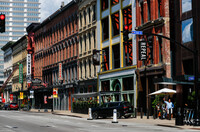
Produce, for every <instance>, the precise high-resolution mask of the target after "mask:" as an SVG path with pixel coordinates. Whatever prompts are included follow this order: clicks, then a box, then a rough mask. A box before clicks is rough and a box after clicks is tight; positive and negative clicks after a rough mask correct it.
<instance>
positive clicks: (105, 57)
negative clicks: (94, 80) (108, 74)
mask: <svg viewBox="0 0 200 132" xmlns="http://www.w3.org/2000/svg"><path fill="white" fill-rule="evenodd" d="M107 70H109V48H105V49H103V71H107Z"/></svg>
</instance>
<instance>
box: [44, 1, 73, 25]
mask: <svg viewBox="0 0 200 132" xmlns="http://www.w3.org/2000/svg"><path fill="white" fill-rule="evenodd" d="M62 1H64V3H65V5H66V4H67V3H69V2H70V1H71V0H40V3H41V22H42V21H43V20H45V19H46V18H47V17H48V16H50V15H51V14H53V13H54V12H55V11H57V10H58V9H59V8H60V5H61V2H62Z"/></svg>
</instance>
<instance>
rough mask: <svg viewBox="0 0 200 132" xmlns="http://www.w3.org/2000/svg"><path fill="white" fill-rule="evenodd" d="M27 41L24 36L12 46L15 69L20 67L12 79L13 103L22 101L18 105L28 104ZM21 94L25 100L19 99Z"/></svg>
mask: <svg viewBox="0 0 200 132" xmlns="http://www.w3.org/2000/svg"><path fill="white" fill-rule="evenodd" d="M27 41H28V38H27V35H24V36H23V37H21V38H20V39H19V40H18V41H16V42H15V43H14V44H13V45H12V49H13V52H12V58H13V62H12V64H13V69H15V68H16V67H18V68H17V69H16V71H15V72H14V75H13V78H12V94H13V102H18V101H20V102H18V104H21V103H23V104H27V101H28V91H27V90H28V85H27V82H26V70H27V67H26V57H27ZM20 65H22V67H21V66H20ZM20 67H21V68H20ZM20 92H22V93H23V98H21V99H19V94H20Z"/></svg>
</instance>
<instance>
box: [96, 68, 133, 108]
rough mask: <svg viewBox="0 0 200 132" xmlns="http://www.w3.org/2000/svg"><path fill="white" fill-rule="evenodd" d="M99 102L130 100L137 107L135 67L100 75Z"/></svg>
mask: <svg viewBox="0 0 200 132" xmlns="http://www.w3.org/2000/svg"><path fill="white" fill-rule="evenodd" d="M98 82H99V102H100V103H103V102H115V101H128V102H130V103H131V104H132V105H133V106H134V107H136V74H135V69H127V70H121V71H117V72H110V73H103V74H100V75H99V80H98Z"/></svg>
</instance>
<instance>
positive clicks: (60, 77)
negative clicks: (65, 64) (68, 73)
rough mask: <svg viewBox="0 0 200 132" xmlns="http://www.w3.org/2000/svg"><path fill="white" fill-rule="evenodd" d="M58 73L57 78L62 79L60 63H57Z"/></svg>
mask: <svg viewBox="0 0 200 132" xmlns="http://www.w3.org/2000/svg"><path fill="white" fill-rule="evenodd" d="M58 66H59V67H58V74H59V76H58V80H63V77H62V63H59V64H58Z"/></svg>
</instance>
